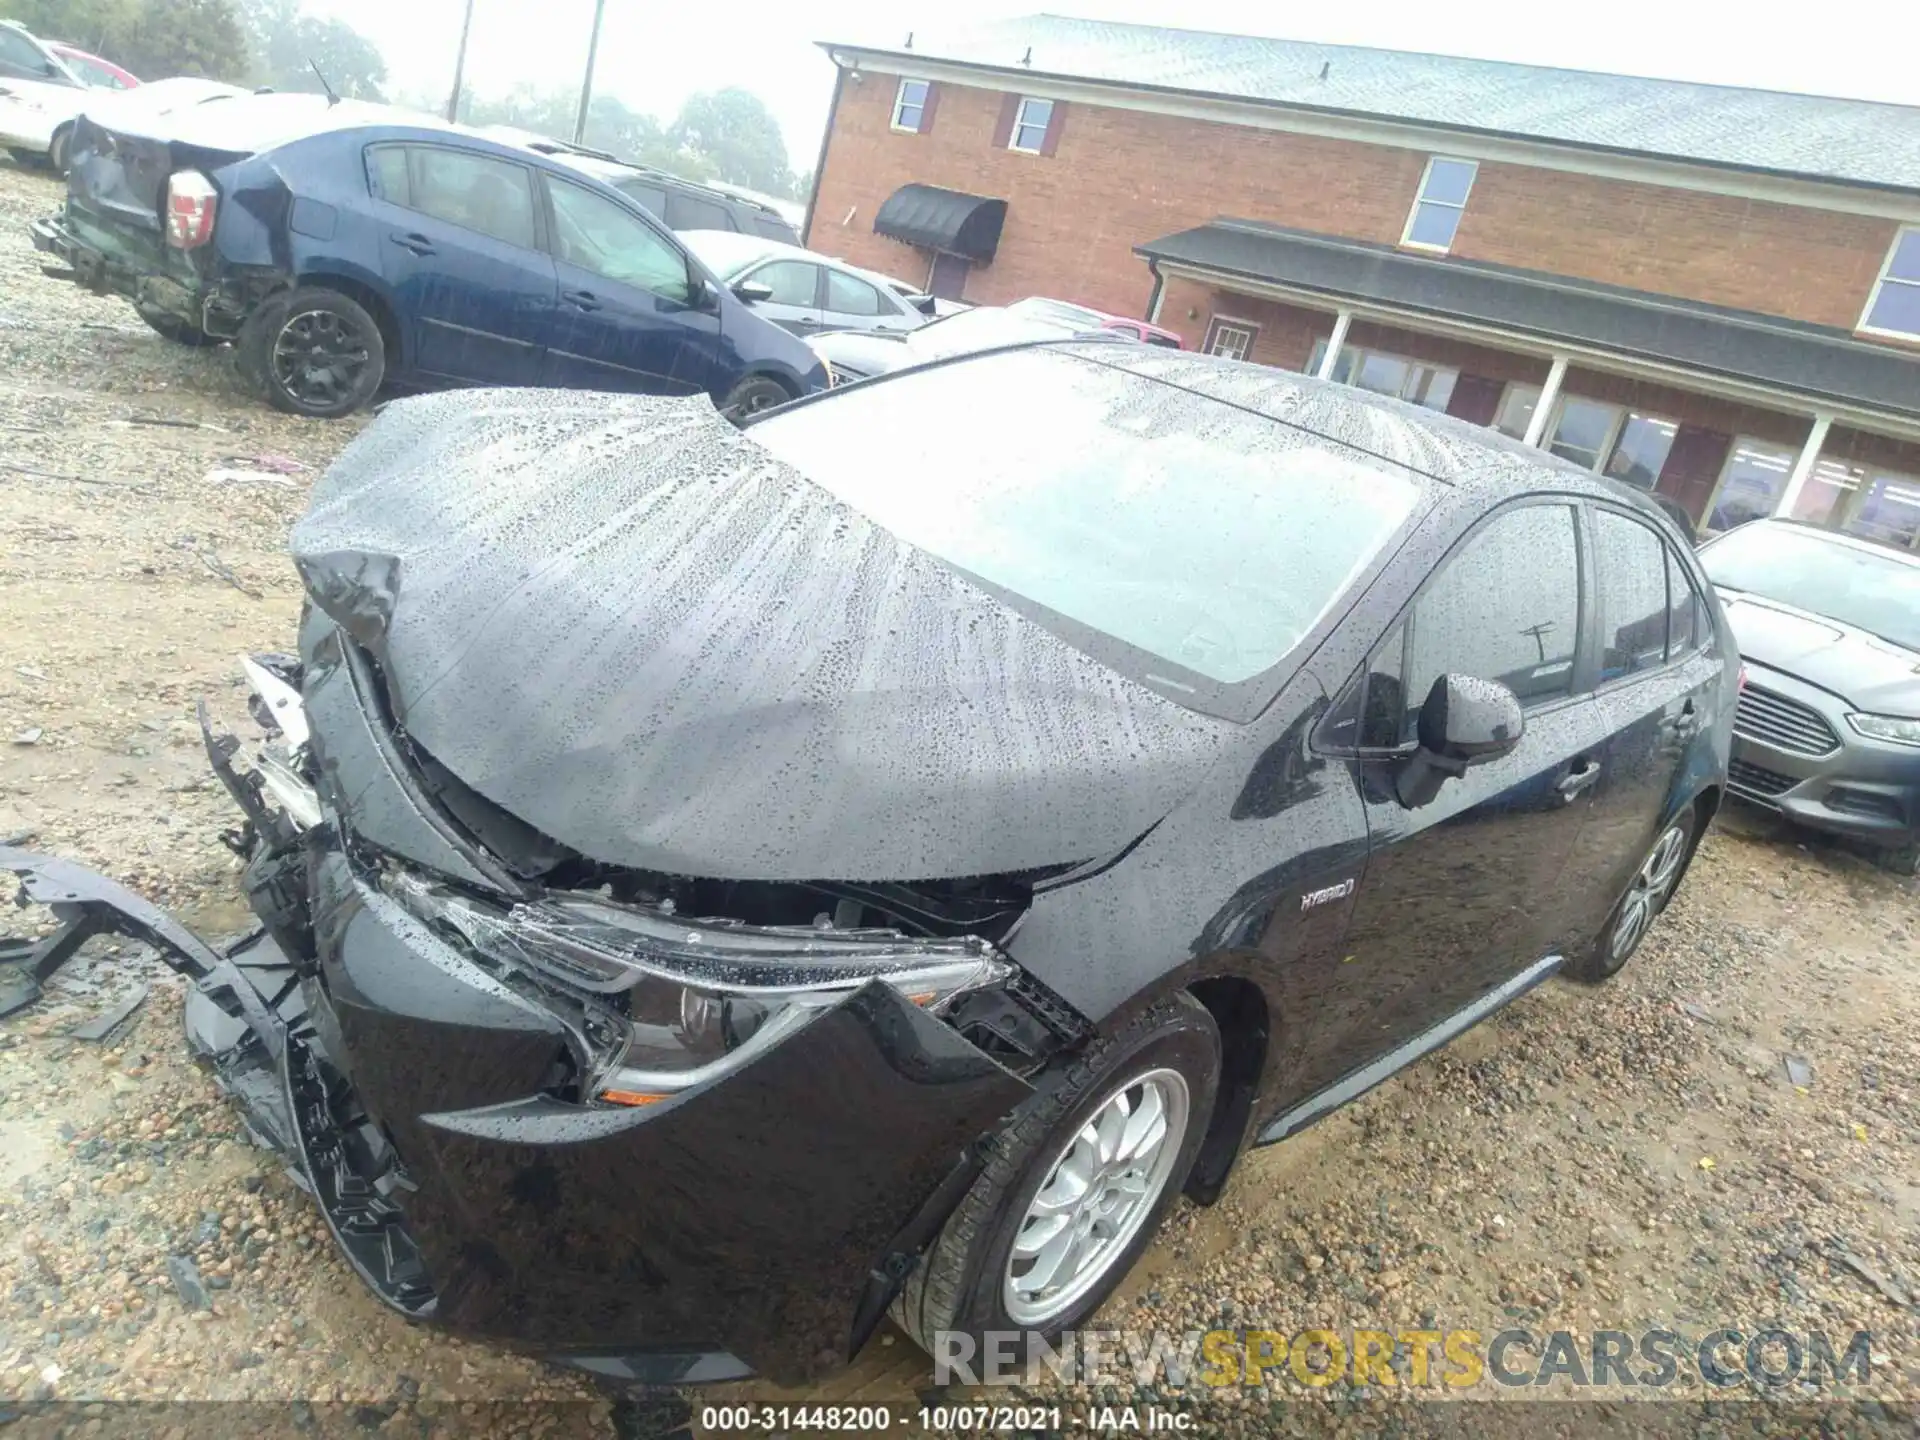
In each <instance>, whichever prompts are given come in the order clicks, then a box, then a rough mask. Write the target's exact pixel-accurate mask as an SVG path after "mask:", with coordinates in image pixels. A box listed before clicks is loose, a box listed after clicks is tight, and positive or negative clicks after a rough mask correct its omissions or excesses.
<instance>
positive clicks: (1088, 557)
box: [747, 350, 1421, 708]
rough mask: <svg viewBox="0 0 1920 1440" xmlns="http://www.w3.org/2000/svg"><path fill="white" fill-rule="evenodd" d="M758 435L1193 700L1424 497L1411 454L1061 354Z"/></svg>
mask: <svg viewBox="0 0 1920 1440" xmlns="http://www.w3.org/2000/svg"><path fill="white" fill-rule="evenodd" d="M976 415H992V417H993V423H992V424H991V425H970V424H967V423H965V422H964V419H962V418H961V417H966V416H976ZM747 433H748V434H749V435H750V436H751V437H752V438H753V439H754V440H755V441H757V442H758V443H759V444H761V445H762V446H764V447H765V448H766V449H767V450H769V451H771V452H772V453H773V454H775V455H776V456H778V457H779V458H780V459H782V460H785V461H786V462H788V463H789V464H791V465H793V466H794V467H795V468H796V469H798V470H799V471H800V472H801V473H802V474H804V475H806V476H807V478H808V479H810V480H812V481H813V482H814V483H816V484H818V485H820V486H821V487H822V488H823V489H825V490H827V491H829V492H830V493H831V494H833V495H834V496H835V497H836V498H838V499H840V500H842V501H844V502H845V503H846V504H848V505H850V506H852V507H853V508H854V509H855V510H858V511H860V512H861V513H862V514H863V515H865V516H867V517H868V518H869V519H871V520H873V521H875V522H876V523H878V524H880V525H882V526H884V527H885V528H886V529H888V530H890V531H892V532H893V533H894V534H895V535H897V536H899V537H900V538H901V539H903V540H906V541H907V542H909V543H910V544H912V545H915V546H917V547H918V548H920V549H922V550H925V551H927V552H928V553H930V554H932V555H935V556H938V557H939V558H940V559H942V560H945V561H946V562H948V563H949V564H951V565H953V566H955V567H957V568H958V569H960V570H963V571H966V572H967V573H968V574H970V575H972V576H974V577H977V578H978V579H980V580H981V581H984V582H985V584H986V585H987V586H988V587H989V588H990V589H993V590H996V591H999V592H1002V593H1004V594H1006V595H1007V596H1009V597H1010V599H1012V600H1016V601H1017V600H1024V601H1027V602H1030V603H1031V605H1032V606H1035V607H1039V608H1040V609H1041V610H1043V611H1045V612H1048V613H1049V614H1050V615H1051V616H1053V617H1061V618H1064V619H1065V620H1067V621H1070V622H1073V624H1072V625H1068V626H1065V627H1060V628H1061V629H1062V631H1063V634H1064V637H1065V638H1067V639H1069V640H1072V641H1074V643H1076V644H1079V643H1080V637H1078V636H1077V635H1076V634H1075V633H1074V628H1073V626H1074V625H1077V626H1083V627H1085V628H1086V630H1087V631H1089V632H1092V634H1094V635H1096V636H1101V637H1105V638H1106V639H1107V640H1108V641H1117V642H1119V644H1120V645H1121V646H1122V647H1124V648H1125V650H1126V651H1128V652H1132V654H1131V659H1132V661H1133V663H1131V664H1129V663H1126V662H1125V661H1124V660H1123V661H1121V662H1120V663H1117V664H1116V662H1115V660H1114V658H1113V647H1112V646H1111V645H1106V646H1094V645H1084V644H1083V645H1081V648H1083V649H1087V650H1089V651H1090V652H1091V653H1094V654H1096V655H1097V656H1098V658H1100V659H1102V660H1104V661H1106V662H1107V663H1110V664H1116V668H1119V669H1121V670H1123V671H1126V672H1128V673H1131V674H1133V675H1134V676H1135V678H1138V679H1143V680H1146V681H1148V682H1149V683H1155V684H1158V685H1162V686H1165V687H1167V688H1169V689H1172V690H1174V691H1175V692H1177V693H1178V696H1179V698H1181V699H1183V700H1187V701H1189V702H1192V703H1201V700H1197V699H1196V697H1202V699H1203V698H1204V695H1203V692H1204V690H1205V689H1207V688H1212V689H1218V688H1219V687H1222V686H1231V685H1235V684H1238V683H1240V682H1243V681H1247V680H1250V679H1251V678H1253V677H1255V676H1258V675H1261V674H1262V673H1264V672H1265V671H1267V670H1270V669H1272V668H1273V667H1274V666H1275V665H1276V664H1278V663H1279V662H1280V660H1281V659H1283V658H1284V657H1285V656H1286V655H1287V653H1288V652H1289V651H1290V650H1292V649H1293V647H1294V646H1295V644H1297V643H1298V642H1299V641H1300V639H1301V638H1302V637H1303V636H1305V635H1306V634H1307V632H1308V631H1309V630H1311V629H1312V628H1313V626H1314V624H1315V623H1316V622H1317V621H1318V620H1319V619H1320V618H1321V616H1322V615H1324V614H1325V613H1326V612H1327V610H1328V609H1329V608H1330V607H1331V606H1332V605H1333V603H1334V602H1335V601H1336V600H1338V599H1339V598H1340V597H1341V595H1342V594H1343V593H1344V592H1345V591H1346V589H1347V588H1348V586H1349V585H1350V584H1351V583H1352V582H1353V581H1354V580H1355V579H1356V578H1357V577H1358V576H1359V575H1360V574H1361V572H1362V571H1364V570H1365V569H1366V568H1367V567H1368V566H1369V564H1370V563H1371V562H1372V561H1373V560H1374V558H1375V557H1376V556H1377V555H1378V553H1379V552H1380V550H1381V547H1382V546H1383V545H1384V544H1385V542H1386V541H1387V539H1388V538H1389V537H1390V536H1392V535H1393V534H1394V532H1395V531H1396V530H1398V529H1399V528H1400V526H1401V525H1402V523H1403V522H1405V521H1406V520H1407V518H1408V516H1409V515H1411V514H1412V512H1413V509H1414V506H1415V504H1416V503H1417V501H1418V500H1419V498H1420V495H1421V490H1420V483H1419V482H1418V481H1417V480H1416V479H1415V477H1414V476H1413V475H1412V473H1411V472H1409V471H1405V470H1402V469H1400V468H1399V467H1397V466H1393V465H1390V464H1387V463H1385V462H1382V461H1378V460H1374V459H1371V458H1370V457H1365V456H1362V455H1360V454H1358V453H1357V452H1354V451H1350V450H1346V449H1344V448H1343V447H1341V446H1338V445H1336V444H1334V443H1332V442H1330V441H1326V440H1322V439H1319V438H1318V437H1315V436H1312V435H1308V434H1306V433H1305V432H1303V431H1301V430H1298V429H1295V428H1292V427H1290V426H1286V425H1282V424H1280V423H1278V422H1276V421H1274V420H1270V419H1268V418H1266V417H1264V416H1260V415H1255V414H1252V413H1250V412H1248V411H1245V410H1241V409H1238V408H1236V407H1234V406H1231V405H1226V404H1222V403H1221V402H1219V401H1215V400H1209V399H1206V398H1203V397H1201V396H1197V395H1194V394H1192V393H1190V392H1188V391H1185V390H1180V389H1177V388H1175V387H1172V386H1169V385H1164V384H1161V383H1160V382H1158V381H1153V380H1147V379H1143V378H1141V377H1139V376H1136V375H1132V374H1129V373H1127V372H1124V371H1121V370H1118V369H1115V368H1113V367H1111V366H1107V365H1103V364H1100V363H1098V362H1097V361H1094V360H1090V359H1086V358H1083V357H1081V356H1078V355H1075V354H1071V353H1066V352H1062V351H1059V350H1023V351H1013V352H1009V353H1007V354H1003V355H993V356H983V357H981V358H980V359H977V360H971V361H966V362H963V363H960V364H956V365H947V366H936V367H931V368H927V369H914V370H908V371H905V372H902V373H900V374H898V375H895V376H893V377H891V378H889V379H886V380H882V381H879V382H877V383H874V384H871V385H866V386H861V387H858V388H855V389H849V390H845V391H841V392H839V393H838V394H835V395H833V396H831V397H830V398H826V399H823V400H818V401H815V402H813V403H811V404H806V405H801V406H798V407H796V408H794V409H793V410H791V411H788V412H786V413H784V414H779V415H775V416H773V417H771V418H769V419H767V420H765V421H763V422H761V423H759V424H757V425H754V426H753V427H752V428H751V429H749V430H748V431H747ZM1196 682H1198V683H1196ZM1201 708H1207V707H1206V705H1205V704H1204V703H1201Z"/></svg>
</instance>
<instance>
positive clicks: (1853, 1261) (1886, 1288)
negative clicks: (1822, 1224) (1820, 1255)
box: [1828, 1249, 1915, 1310]
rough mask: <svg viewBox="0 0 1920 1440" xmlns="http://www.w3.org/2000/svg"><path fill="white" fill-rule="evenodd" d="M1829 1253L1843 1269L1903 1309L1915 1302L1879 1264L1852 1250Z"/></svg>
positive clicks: (1838, 1250) (1837, 1250)
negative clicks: (1874, 1263)
mask: <svg viewBox="0 0 1920 1440" xmlns="http://www.w3.org/2000/svg"><path fill="white" fill-rule="evenodd" d="M1828 1254H1829V1255H1830V1256H1831V1257H1832V1259H1833V1263H1834V1264H1836V1265H1838V1266H1840V1267H1841V1268H1842V1269H1845V1270H1851V1271H1852V1272H1853V1273H1854V1274H1855V1275H1858V1276H1859V1277H1860V1278H1861V1279H1862V1280H1864V1281H1866V1282H1867V1284H1869V1285H1871V1286H1872V1287H1873V1288H1874V1289H1875V1290H1878V1291H1879V1292H1880V1294H1881V1296H1882V1298H1884V1299H1886V1300H1888V1301H1890V1302H1891V1303H1893V1304H1895V1305H1898V1306H1899V1307H1900V1308H1901V1309H1903V1310H1904V1309H1907V1308H1908V1307H1910V1306H1912V1305H1913V1304H1914V1303H1915V1301H1914V1298H1913V1297H1912V1296H1911V1295H1909V1294H1908V1293H1907V1292H1906V1291H1905V1290H1903V1289H1901V1288H1900V1286H1898V1285H1897V1284H1895V1283H1894V1282H1893V1281H1892V1280H1891V1279H1889V1278H1888V1277H1887V1276H1886V1275H1885V1274H1883V1273H1882V1272H1881V1271H1880V1269H1879V1267H1878V1266H1875V1265H1873V1264H1871V1263H1870V1262H1868V1261H1866V1260H1862V1259H1861V1258H1860V1257H1859V1256H1858V1255H1856V1254H1854V1253H1853V1252H1852V1251H1851V1250H1847V1249H1836V1250H1831V1251H1829V1252H1828Z"/></svg>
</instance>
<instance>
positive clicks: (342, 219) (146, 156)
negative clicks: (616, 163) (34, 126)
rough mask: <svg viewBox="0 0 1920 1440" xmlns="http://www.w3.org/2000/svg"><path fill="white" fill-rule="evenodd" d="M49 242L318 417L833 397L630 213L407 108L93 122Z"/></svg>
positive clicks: (240, 106)
mask: <svg viewBox="0 0 1920 1440" xmlns="http://www.w3.org/2000/svg"><path fill="white" fill-rule="evenodd" d="M136 93H138V92H136ZM33 243H34V245H35V246H36V247H38V248H39V249H40V250H42V251H45V252H47V253H49V254H51V255H53V256H56V257H58V258H59V259H61V260H64V261H66V262H67V264H68V265H70V266H71V267H72V275H73V278H74V279H75V280H76V281H78V282H79V283H80V284H83V285H86V286H88V287H90V288H93V289H97V290H102V291H106V290H112V291H117V292H119V293H120V294H123V295H125V296H127V297H128V298H129V299H131V300H132V301H133V303H134V308H135V309H136V310H138V311H139V313H140V315H141V316H142V318H144V319H145V320H146V321H147V323H148V324H150V325H151V326H152V327H153V328H154V329H155V330H157V331H159V332H160V333H161V334H162V335H165V336H167V337H168V338H169V339H173V340H177V341H180V342H181V343H183V344H188V345H201V344H208V343H212V342H215V341H220V340H232V341H234V342H235V351H236V360H237V362H238V365H239V368H240V371H241V373H242V374H243V375H244V376H245V377H246V378H247V379H248V380H249V381H250V382H251V383H252V384H253V386H254V387H255V388H256V389H257V390H258V392H259V393H260V394H261V396H262V397H263V398H265V399H266V400H268V401H269V402H270V403H272V404H273V405H275V406H277V407H278V408H280V409H283V410H287V411H291V412H293V413H295V414H300V415H311V416H317V417H333V416H339V415H345V414H348V413H349V412H351V411H353V410H355V409H358V408H359V407H360V406H361V405H363V404H365V403H366V402H367V401H368V400H370V399H372V398H373V396H374V394H375V392H376V391H378V390H379V388H380V386H381V385H382V384H383V383H387V382H394V383H398V384H401V385H407V386H414V387H423V388H424V387H438V386H445V385H537V386H556V387H564V388H576V389H593V390H628V391H639V392H643V393H651V394H666V395H693V394H705V395H708V396H710V397H711V398H712V399H713V401H714V403H715V404H716V405H719V406H720V407H721V408H723V409H724V410H726V411H728V412H729V413H730V414H734V415H746V414H752V413H755V412H757V411H759V410H763V409H766V408H768V407H769V406H772V405H777V404H780V403H781V402H783V401H786V400H790V399H792V398H794V397H795V396H798V395H802V394H805V393H806V392H808V391H809V390H814V389H820V388H824V386H825V384H826V370H825V367H824V366H823V365H822V364H821V362H820V361H819V360H818V359H817V358H816V357H815V356H814V354H813V353H812V352H811V351H810V350H808V349H807V347H806V346H805V345H804V344H802V343H801V342H800V341H799V340H797V339H795V338H794V337H793V336H791V335H789V334H787V333H786V332H785V331H784V330H781V329H780V328H779V327H778V326H776V325H773V324H771V323H769V322H768V321H766V320H764V319H762V318H761V317H760V316H758V315H756V314H754V313H753V311H752V310H751V308H749V306H748V305H747V304H746V303H744V302H743V301H741V300H740V299H739V298H738V297H736V296H735V295H733V294H732V293H731V292H730V291H729V290H728V289H727V288H726V287H725V286H724V285H721V284H720V283H719V282H718V281H716V280H715V278H714V277H713V276H712V274H711V273H709V272H708V271H707V270H706V268H705V267H704V266H702V265H701V264H700V262H699V261H698V260H697V259H695V258H693V257H692V256H691V255H690V254H688V252H687V250H686V248H685V247H684V246H683V245H682V244H681V243H680V241H679V240H678V239H677V238H676V237H675V236H674V235H673V233H672V232H671V231H670V230H668V229H667V228H666V227H664V226H663V225H662V224H661V223H660V222H659V221H658V220H656V219H655V218H654V217H653V216H652V215H650V214H649V213H648V212H647V211H646V210H645V209H644V208H642V207H641V206H640V205H639V204H637V203H636V202H635V201H633V200H632V199H630V198H629V197H627V196H625V195H623V194H621V193H620V192H619V191H617V190H615V189H613V188H612V187H610V186H607V185H605V184H602V183H601V182H600V181H598V180H595V179H593V178H592V177H591V176H588V175H586V174H583V173H581V171H580V170H578V169H577V168H575V167H573V166H571V165H568V164H565V163H563V162H562V161H560V160H558V159H553V158H549V157H547V156H544V155H538V154H535V153H533V152H531V151H529V150H527V149H525V148H523V147H520V146H513V145H505V144H501V143H498V142H496V141H493V140H489V139H487V138H485V137H483V136H480V135H478V134H475V133H471V132H467V131H462V130H458V129H455V128H453V127H450V126H444V125H438V124H436V123H435V122H434V121H432V120H431V119H430V118H429V117H425V116H411V115H408V114H407V113H405V112H402V111H396V110H394V109H392V108H390V107H387V106H380V105H365V104H360V103H357V102H354V101H346V102H342V103H340V104H338V105H329V104H328V103H327V102H326V101H325V100H324V99H323V98H322V97H319V96H312V95H250V96H245V97H241V98H238V99H233V100H229V101H226V102H224V103H222V104H220V105H218V106H212V107H197V108H194V109H188V110H182V111H180V112H178V113H175V114H172V115H167V116H149V115H145V114H141V115H133V114H131V112H129V115H128V117H127V118H126V119H124V120H123V121H120V122H117V128H115V129H107V128H105V127H103V126H102V125H101V124H98V123H96V122H94V121H93V120H91V119H87V118H84V117H83V118H82V119H81V121H80V122H79V126H78V129H77V131H76V133H75V136H74V143H73V161H72V171H71V174H70V176H69V179H68V194H67V202H66V206H65V208H64V210H63V211H62V212H61V213H60V214H58V215H55V216H51V217H49V218H47V219H45V220H41V221H39V222H38V223H36V224H35V225H34V227H33Z"/></svg>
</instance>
